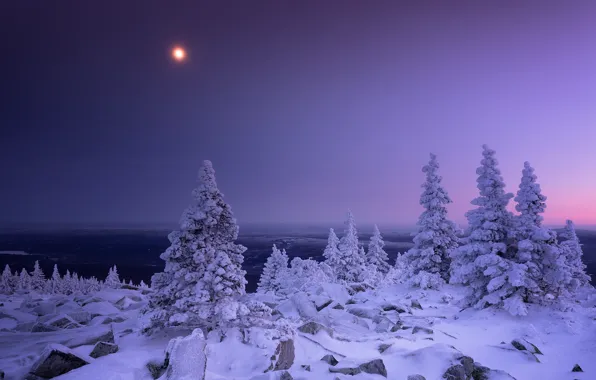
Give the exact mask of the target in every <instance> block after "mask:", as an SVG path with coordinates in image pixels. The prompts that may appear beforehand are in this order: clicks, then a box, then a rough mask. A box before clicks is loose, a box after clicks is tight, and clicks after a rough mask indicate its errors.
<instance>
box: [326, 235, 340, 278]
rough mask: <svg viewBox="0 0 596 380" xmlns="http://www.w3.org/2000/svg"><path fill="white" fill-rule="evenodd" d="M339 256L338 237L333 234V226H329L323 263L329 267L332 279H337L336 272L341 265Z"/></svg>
mask: <svg viewBox="0 0 596 380" xmlns="http://www.w3.org/2000/svg"><path fill="white" fill-rule="evenodd" d="M340 256H341V252H339V238H338V237H337V235H336V234H335V231H334V230H333V228H330V229H329V238H328V239H327V246H326V247H325V250H324V251H323V257H324V258H325V264H327V265H328V266H329V268H331V271H332V277H333V279H334V280H337V272H338V271H339V270H340V267H341V261H340Z"/></svg>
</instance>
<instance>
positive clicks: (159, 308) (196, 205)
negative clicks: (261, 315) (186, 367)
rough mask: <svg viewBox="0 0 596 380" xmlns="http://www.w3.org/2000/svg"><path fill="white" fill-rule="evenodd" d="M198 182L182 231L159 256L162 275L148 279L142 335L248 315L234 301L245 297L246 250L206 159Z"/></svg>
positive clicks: (211, 325)
mask: <svg viewBox="0 0 596 380" xmlns="http://www.w3.org/2000/svg"><path fill="white" fill-rule="evenodd" d="M199 182H200V184H199V186H198V188H196V189H195V190H194V191H193V197H194V202H193V203H192V204H191V205H190V206H189V207H188V208H187V209H186V210H185V211H184V213H183V215H182V217H181V220H180V230H178V231H174V232H172V233H171V234H170V235H169V240H170V243H171V245H170V247H169V248H168V249H167V250H166V251H165V252H164V253H162V255H161V258H162V260H164V261H165V262H166V266H165V269H164V272H163V273H158V274H156V275H154V276H153V278H152V279H151V287H152V289H153V290H154V292H153V293H152V294H151V296H150V298H149V304H148V306H147V308H145V310H144V311H143V314H144V315H143V332H145V333H151V332H152V331H154V330H155V329H159V328H163V327H168V326H182V327H201V328H203V329H211V328H214V327H216V326H218V325H221V324H224V323H226V322H228V321H231V320H234V319H236V318H238V317H241V316H242V315H243V314H244V315H245V314H247V313H248V312H249V311H248V310H247V308H246V307H245V306H243V305H242V304H240V303H239V302H238V301H237V299H238V298H239V297H240V296H242V295H244V294H245V284H246V280H245V278H244V276H245V271H243V270H242V262H243V260H244V257H243V255H242V254H243V253H244V251H245V250H246V247H244V246H242V245H239V244H235V241H236V239H237V238H238V226H237V225H236V220H235V219H234V217H233V214H232V210H231V208H230V206H229V205H228V204H226V203H225V201H224V199H223V195H222V194H221V192H220V191H219V189H218V188H217V184H216V181H215V171H214V170H213V167H212V164H211V162H210V161H204V162H203V166H202V167H201V169H200V171H199Z"/></svg>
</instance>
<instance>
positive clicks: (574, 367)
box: [571, 364, 584, 372]
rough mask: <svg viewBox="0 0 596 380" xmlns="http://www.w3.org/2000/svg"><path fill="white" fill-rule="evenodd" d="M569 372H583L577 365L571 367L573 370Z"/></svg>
mask: <svg viewBox="0 0 596 380" xmlns="http://www.w3.org/2000/svg"><path fill="white" fill-rule="evenodd" d="M571 372H584V370H583V369H582V367H580V366H579V364H576V365H574V366H573V369H571Z"/></svg>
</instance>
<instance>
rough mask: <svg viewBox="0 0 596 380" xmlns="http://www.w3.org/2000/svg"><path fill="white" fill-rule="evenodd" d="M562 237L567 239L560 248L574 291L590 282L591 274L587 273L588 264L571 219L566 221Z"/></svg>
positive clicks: (570, 285) (571, 287) (571, 289)
mask: <svg viewBox="0 0 596 380" xmlns="http://www.w3.org/2000/svg"><path fill="white" fill-rule="evenodd" d="M560 237H561V238H562V239H565V240H564V241H562V242H561V243H560V249H561V253H562V256H564V260H565V264H566V267H567V268H568V270H569V272H570V273H569V275H570V281H569V290H570V291H572V292H574V291H575V290H577V288H579V287H580V286H584V285H586V284H588V283H589V282H590V275H588V274H587V273H586V265H585V264H584V263H583V261H582V256H583V251H582V247H581V244H580V242H579V238H578V237H577V234H576V233H575V225H574V224H573V222H572V221H571V220H567V221H566V223H565V228H564V229H563V231H562V232H561V234H560Z"/></svg>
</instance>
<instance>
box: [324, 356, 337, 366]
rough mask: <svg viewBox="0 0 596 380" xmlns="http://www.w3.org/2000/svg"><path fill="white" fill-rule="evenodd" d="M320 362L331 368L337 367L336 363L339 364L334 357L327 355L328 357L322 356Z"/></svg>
mask: <svg viewBox="0 0 596 380" xmlns="http://www.w3.org/2000/svg"><path fill="white" fill-rule="evenodd" d="M321 360H322V361H324V362H325V363H327V364H329V365H331V366H336V365H337V363H339V362H338V361H337V359H336V358H335V356H333V355H329V354H328V355H325V356H323V357H322V358H321Z"/></svg>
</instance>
